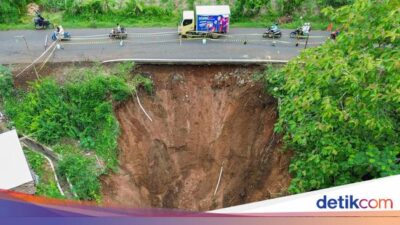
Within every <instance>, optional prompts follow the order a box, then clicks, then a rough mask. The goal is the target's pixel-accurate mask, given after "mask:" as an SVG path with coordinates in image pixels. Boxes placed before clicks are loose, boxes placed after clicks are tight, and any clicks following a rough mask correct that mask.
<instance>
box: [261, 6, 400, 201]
mask: <svg viewBox="0 0 400 225" xmlns="http://www.w3.org/2000/svg"><path fill="white" fill-rule="evenodd" d="M399 4H400V3H399V1H398V0H380V1H370V0H357V1H355V3H354V4H353V5H349V6H344V7H342V8H340V9H338V10H333V9H332V8H328V9H326V10H325V13H326V14H327V15H328V16H330V17H331V18H332V20H334V21H335V22H336V24H341V27H340V28H341V33H340V34H339V36H338V38H337V40H336V41H331V40H329V41H327V43H325V44H324V45H322V46H320V47H317V48H312V49H307V50H305V51H303V52H302V53H301V54H300V56H299V57H297V58H296V59H294V60H291V61H290V62H289V63H288V64H287V65H286V66H285V67H284V68H283V69H281V70H279V71H267V72H266V74H265V79H266V82H267V88H268V90H269V92H270V93H272V94H273V95H274V96H275V97H276V98H277V99H278V102H279V120H278V122H277V124H276V127H275V130H276V132H279V133H283V136H284V142H285V143H286V147H287V148H288V149H290V150H292V151H294V153H295V154H294V156H293V158H292V162H291V165H290V172H291V174H292V178H293V179H292V182H291V186H290V188H289V191H290V192H291V193H298V192H304V191H309V190H315V189H320V188H326V187H330V186H335V185H341V184H346V183H351V182H356V181H361V180H366V179H371V178H377V177H383V176H388V175H392V174H399V173H400V165H399V163H398V162H397V161H396V159H397V158H399V157H400V61H399V58H400V51H399V41H400V36H399V35H400V24H399V22H400V7H399Z"/></svg>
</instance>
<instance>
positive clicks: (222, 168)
mask: <svg viewBox="0 0 400 225" xmlns="http://www.w3.org/2000/svg"><path fill="white" fill-rule="evenodd" d="M223 170H224V162H222V166H221V170H220V172H219V177H218V183H217V186H216V187H215V191H214V197H215V195H216V194H217V191H218V187H219V182H220V181H221V177H222V171H223Z"/></svg>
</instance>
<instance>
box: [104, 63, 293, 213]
mask: <svg viewBox="0 0 400 225" xmlns="http://www.w3.org/2000/svg"><path fill="white" fill-rule="evenodd" d="M259 70H260V68H258V67H239V66H140V67H138V68H137V69H136V72H140V73H142V74H145V75H148V76H151V77H152V79H153V80H154V82H155V92H154V94H153V95H151V96H150V95H148V94H146V93H145V92H144V91H141V92H140V94H139V97H140V100H141V102H142V105H143V107H144V108H145V109H146V111H147V113H148V114H149V115H150V116H151V118H152V119H153V121H152V122H151V121H150V120H149V119H147V117H146V116H145V115H144V113H143V111H141V109H140V108H139V105H138V103H137V101H136V99H132V100H130V101H128V102H126V103H125V104H122V105H120V106H118V108H116V115H117V117H118V120H119V122H120V126H121V135H120V138H119V147H120V155H119V160H120V169H119V170H118V171H117V172H116V173H112V174H110V175H107V176H105V177H103V189H102V192H103V202H104V203H105V204H108V203H112V204H123V205H126V206H132V207H146V208H147V207H168V208H183V209H191V210H210V209H214V208H220V207H227V206H232V205H237V204H242V203H246V202H252V201H257V200H264V199H267V198H271V197H274V196H277V195H279V194H282V193H284V192H285V190H286V188H287V186H288V184H289V181H290V177H289V174H288V164H289V158H290V156H289V153H281V152H279V151H278V148H279V146H280V138H279V137H278V136H275V135H274V134H273V125H274V123H275V121H276V118H277V113H276V102H275V100H274V99H273V98H272V97H270V96H268V95H266V94H265V93H264V91H263V85H262V84H260V83H257V82H254V81H252V75H253V73H254V72H257V71H259ZM221 167H223V172H222V176H221V181H220V185H219V188H218V190H217V192H216V195H215V196H214V192H215V189H216V185H217V181H218V177H219V174H220V171H221Z"/></svg>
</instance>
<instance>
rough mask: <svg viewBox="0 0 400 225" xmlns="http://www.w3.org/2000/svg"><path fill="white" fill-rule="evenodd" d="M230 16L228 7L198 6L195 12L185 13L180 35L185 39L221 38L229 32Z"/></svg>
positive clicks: (179, 30) (179, 29) (180, 26)
mask: <svg viewBox="0 0 400 225" xmlns="http://www.w3.org/2000/svg"><path fill="white" fill-rule="evenodd" d="M230 14H231V11H230V8H229V6H228V5H209V6H204V5H202V6H196V9H195V11H183V17H182V21H181V23H180V25H179V27H178V33H179V35H181V37H183V38H186V37H210V38H219V37H220V36H221V35H222V34H225V33H228V31H229V17H230Z"/></svg>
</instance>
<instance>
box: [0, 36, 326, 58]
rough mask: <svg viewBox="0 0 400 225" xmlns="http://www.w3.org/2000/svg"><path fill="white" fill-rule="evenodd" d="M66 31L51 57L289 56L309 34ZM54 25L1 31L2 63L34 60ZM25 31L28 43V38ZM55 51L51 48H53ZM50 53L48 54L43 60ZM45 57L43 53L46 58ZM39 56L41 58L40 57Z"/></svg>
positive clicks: (316, 40) (314, 39)
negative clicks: (114, 36)
mask: <svg viewBox="0 0 400 225" xmlns="http://www.w3.org/2000/svg"><path fill="white" fill-rule="evenodd" d="M66 31H68V32H70V33H71V35H72V40H70V41H68V42H62V43H61V49H56V50H55V51H54V52H53V54H52V56H51V57H49V61H50V62H70V61H104V60H112V59H127V58H128V59H131V58H134V59H142V60H144V61H146V60H147V61H157V60H159V61H163V62H179V61H181V60H188V61H198V62H202V61H208V62H212V61H213V60H215V61H218V62H230V61H236V62H241V61H246V60H247V61H252V60H253V61H257V60H259V61H263V60H269V59H271V60H289V59H291V58H293V57H295V56H297V55H298V54H299V52H300V51H301V50H303V49H304V45H305V40H300V43H299V46H298V47H296V46H295V44H296V39H291V38H289V33H290V31H291V30H283V36H282V37H281V38H280V39H277V40H276V43H275V46H273V40H271V39H265V38H262V33H263V31H264V29H259V28H236V29H231V30H230V33H229V34H228V36H225V37H221V38H220V39H214V40H211V39H207V40H206V43H203V40H202V39H182V40H181V39H179V36H178V35H177V30H176V29H173V28H128V29H127V32H128V39H126V40H124V41H123V42H122V43H121V41H119V40H111V39H110V38H108V33H109V32H110V29H105V28H103V29H71V30H68V29H66ZM51 32H52V30H13V31H0V64H13V63H30V62H32V61H33V59H35V58H37V57H38V56H40V55H41V54H42V53H43V52H44V46H45V40H46V36H47V37H48V46H49V45H51V44H52V41H51V39H50V35H51ZM22 37H24V38H25V40H26V42H27V44H28V48H29V50H28V48H27V46H26V44H25V42H24V39H23V38H22ZM327 37H328V33H327V32H324V31H312V32H311V37H310V38H309V41H308V42H309V44H308V46H309V47H313V46H316V45H319V44H322V43H323V42H325V41H326V39H327ZM50 52H51V51H49V53H50ZM45 58H47V57H43V60H44V59H45ZM41 60H42V59H41ZM39 62H40V61H39Z"/></svg>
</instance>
